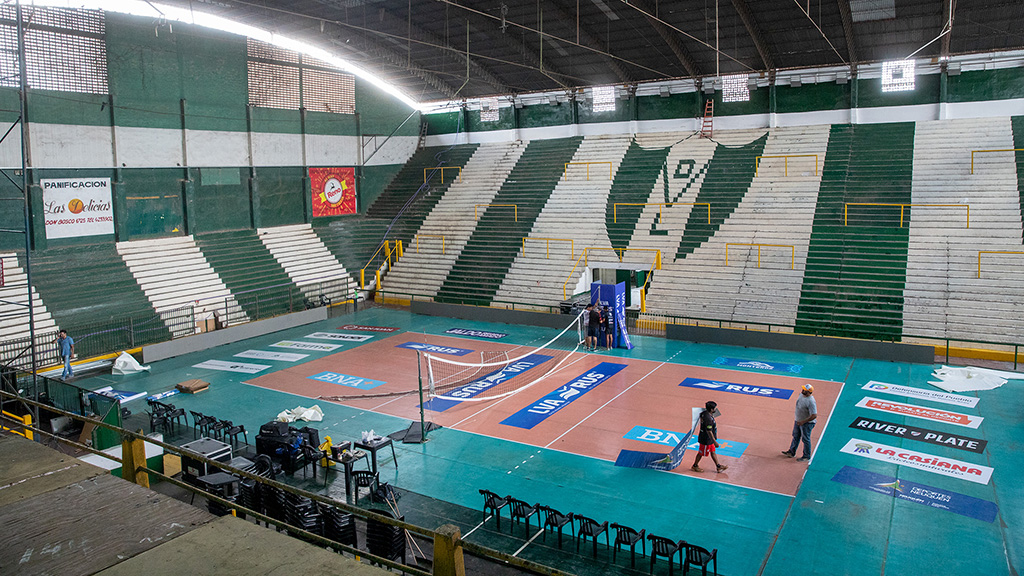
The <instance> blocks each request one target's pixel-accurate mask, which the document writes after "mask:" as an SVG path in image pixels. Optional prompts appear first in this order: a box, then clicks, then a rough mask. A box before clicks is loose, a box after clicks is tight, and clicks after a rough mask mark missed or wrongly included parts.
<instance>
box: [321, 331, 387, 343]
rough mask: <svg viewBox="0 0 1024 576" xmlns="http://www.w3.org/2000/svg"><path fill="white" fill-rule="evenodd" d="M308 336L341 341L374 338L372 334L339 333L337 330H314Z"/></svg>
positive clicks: (364, 340) (360, 340)
mask: <svg viewBox="0 0 1024 576" xmlns="http://www.w3.org/2000/svg"><path fill="white" fill-rule="evenodd" d="M306 338H318V339H320V340H338V341H341V342H366V341H367V340H369V339H370V338H373V335H372V334H338V333H335V332H313V333H312V334H307V335H306Z"/></svg>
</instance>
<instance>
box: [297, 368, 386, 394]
mask: <svg viewBox="0 0 1024 576" xmlns="http://www.w3.org/2000/svg"><path fill="white" fill-rule="evenodd" d="M307 378H309V379H310V380H319V381H320V382H330V383H331V384H339V385H341V386H348V387H349V388H358V389H360V390H371V389H373V388H376V387H377V386H380V385H382V384H387V382H384V381H383V380H371V379H369V378H361V377H359V376H349V375H348V374H338V373H337V372H321V373H319V374H314V375H312V376H307Z"/></svg>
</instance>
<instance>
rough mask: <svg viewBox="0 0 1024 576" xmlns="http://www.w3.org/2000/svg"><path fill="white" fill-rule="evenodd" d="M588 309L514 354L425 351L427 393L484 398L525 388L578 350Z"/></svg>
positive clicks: (453, 398)
mask: <svg viewBox="0 0 1024 576" xmlns="http://www.w3.org/2000/svg"><path fill="white" fill-rule="evenodd" d="M585 313H586V311H583V312H581V313H580V314H579V315H577V316H576V317H574V318H573V319H572V320H571V321H570V322H569V324H568V325H567V326H566V327H565V328H564V329H562V331H561V332H559V333H558V335H556V336H555V337H554V338H552V339H551V340H548V341H547V342H546V343H544V344H543V345H541V346H539V347H537V348H534V349H532V350H530V351H528V352H526V353H525V354H521V355H519V356H516V357H514V358H509V357H508V353H506V352H497V353H490V354H491V355H490V356H489V357H488V356H482V357H481V362H478V363H472V362H459V361H457V360H449V359H447V358H441V357H439V356H435V355H433V354H430V353H426V354H424V355H423V358H424V361H425V362H426V367H427V392H428V395H429V396H430V398H431V399H434V398H437V399H441V400H449V401H454V402H482V401H486V400H496V399H498V398H504V397H506V396H510V395H512V394H516V393H517V392H521V391H523V390H526V389H527V388H529V387H530V386H533V385H534V384H536V383H537V382H539V381H541V380H543V379H544V378H546V377H547V376H549V375H550V374H552V373H554V372H555V371H557V370H558V369H559V368H561V367H562V365H563V364H564V363H565V361H566V360H568V359H569V358H570V357H571V356H572V354H573V353H574V352H576V351H577V350H579V347H580V345H581V344H583V337H584V334H583V320H582V318H583V314H585Z"/></svg>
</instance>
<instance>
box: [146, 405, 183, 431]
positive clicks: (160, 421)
mask: <svg viewBox="0 0 1024 576" xmlns="http://www.w3.org/2000/svg"><path fill="white" fill-rule="evenodd" d="M147 402H148V403H149V429H150V431H151V432H156V431H157V429H160V430H163V431H164V432H166V433H170V431H171V426H172V425H174V426H177V425H178V424H181V423H184V424H185V425H186V426H187V425H188V418H186V417H185V410H184V409H182V408H176V407H175V406H174V404H165V403H163V402H160V401H157V400H148V401H147ZM182 421H183V422H182Z"/></svg>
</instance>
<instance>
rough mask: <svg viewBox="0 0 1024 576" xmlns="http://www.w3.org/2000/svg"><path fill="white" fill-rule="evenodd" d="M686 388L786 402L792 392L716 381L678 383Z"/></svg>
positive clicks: (783, 389) (691, 380)
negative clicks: (776, 399) (779, 399)
mask: <svg viewBox="0 0 1024 576" xmlns="http://www.w3.org/2000/svg"><path fill="white" fill-rule="evenodd" d="M679 385H680V386H686V387H687V388H702V389H704V390H716V391H719V392H731V393H733V394H746V395H747V396H762V397H765V398H782V399H784V400H788V399H789V397H790V396H792V395H793V391H792V390H787V389H785V388H769V387H768V386H747V385H746V384H734V383H732V382H719V381H717V380H702V379H701V378H687V379H686V380H683V381H682V382H680V383H679Z"/></svg>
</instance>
